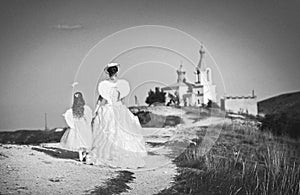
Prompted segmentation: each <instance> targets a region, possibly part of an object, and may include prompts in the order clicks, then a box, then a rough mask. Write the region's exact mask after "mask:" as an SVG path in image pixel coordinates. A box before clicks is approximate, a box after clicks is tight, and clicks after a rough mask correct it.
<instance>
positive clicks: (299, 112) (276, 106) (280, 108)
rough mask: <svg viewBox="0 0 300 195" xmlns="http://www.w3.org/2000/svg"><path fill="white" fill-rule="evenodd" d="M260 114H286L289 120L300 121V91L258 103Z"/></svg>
mask: <svg viewBox="0 0 300 195" xmlns="http://www.w3.org/2000/svg"><path fill="white" fill-rule="evenodd" d="M258 112H259V113H264V114H277V113H285V114H286V115H287V116H288V117H289V118H293V119H300V91H299V92H295V93H287V94H282V95H278V96H275V97H272V98H268V99H266V100H263V101H260V102H258Z"/></svg>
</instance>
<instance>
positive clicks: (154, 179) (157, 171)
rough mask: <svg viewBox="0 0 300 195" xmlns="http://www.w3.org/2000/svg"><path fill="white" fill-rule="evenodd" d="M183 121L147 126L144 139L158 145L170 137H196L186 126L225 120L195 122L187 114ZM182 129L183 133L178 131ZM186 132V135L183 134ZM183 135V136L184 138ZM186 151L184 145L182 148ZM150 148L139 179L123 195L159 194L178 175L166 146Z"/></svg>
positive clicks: (211, 123) (207, 124) (213, 123)
mask: <svg viewBox="0 0 300 195" xmlns="http://www.w3.org/2000/svg"><path fill="white" fill-rule="evenodd" d="M181 117H182V119H183V121H184V124H182V125H179V126H178V127H173V128H144V135H145V140H146V141H147V142H151V143H156V144H162V145H163V144H165V143H167V142H168V141H170V140H171V139H177V140H182V139H187V140H191V139H193V138H197V135H196V132H191V130H190V129H189V130H188V131H190V132H188V133H187V132H185V130H187V128H190V127H196V126H199V127H201V126H210V125H217V124H222V123H224V118H220V117H210V118H207V119H203V120H200V121H198V122H195V123H193V121H194V120H193V119H190V118H189V117H188V116H187V115H181ZM178 131H180V132H178ZM182 133H183V134H182ZM183 137H184V138H183ZM182 150H183V148H182ZM148 151H150V152H151V153H153V154H155V155H149V156H148V157H147V159H146V167H145V168H144V169H142V170H139V171H135V170H131V172H133V173H134V177H136V179H135V180H134V181H133V182H132V183H129V184H128V186H129V187H131V190H129V191H128V192H125V193H122V195H132V194H137V195H139V194H144V195H147V194H156V193H158V192H160V191H161V190H163V189H165V188H168V187H170V186H171V185H172V182H173V178H174V176H175V175H176V174H177V171H176V165H175V164H174V163H173V162H172V158H170V157H169V154H170V153H171V150H170V149H169V148H168V147H167V146H160V147H159V146H158V147H153V146H149V145H148Z"/></svg>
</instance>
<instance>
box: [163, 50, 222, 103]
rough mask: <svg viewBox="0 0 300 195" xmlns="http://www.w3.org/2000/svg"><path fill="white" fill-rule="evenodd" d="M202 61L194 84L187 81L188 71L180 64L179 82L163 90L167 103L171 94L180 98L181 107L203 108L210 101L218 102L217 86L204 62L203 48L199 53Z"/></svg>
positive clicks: (197, 68) (197, 69)
mask: <svg viewBox="0 0 300 195" xmlns="http://www.w3.org/2000/svg"><path fill="white" fill-rule="evenodd" d="M199 53H200V60H199V63H198V65H197V66H196V70H195V72H194V73H195V75H196V79H195V82H194V83H191V82H188V81H187V80H186V70H185V69H184V68H183V65H182V64H180V67H179V69H178V70H177V76H178V78H177V82H176V83H174V84H171V85H169V86H167V87H163V88H162V90H163V91H164V92H166V102H168V101H169V100H168V99H169V94H172V95H174V96H178V97H179V105H180V106H202V105H203V104H207V103H208V101H209V100H211V101H213V102H216V101H217V98H216V85H214V84H213V81H212V71H211V69H210V68H209V67H207V66H206V64H205V62H204V56H205V51H204V48H203V46H201V49H200V51H199Z"/></svg>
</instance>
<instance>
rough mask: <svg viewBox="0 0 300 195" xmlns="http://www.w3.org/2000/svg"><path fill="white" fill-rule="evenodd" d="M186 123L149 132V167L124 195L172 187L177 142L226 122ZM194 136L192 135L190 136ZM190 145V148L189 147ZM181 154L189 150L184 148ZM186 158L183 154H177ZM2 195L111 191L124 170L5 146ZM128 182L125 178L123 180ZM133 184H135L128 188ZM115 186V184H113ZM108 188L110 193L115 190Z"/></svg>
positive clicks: (1, 150)
mask: <svg viewBox="0 0 300 195" xmlns="http://www.w3.org/2000/svg"><path fill="white" fill-rule="evenodd" d="M180 114H181V117H182V118H183V121H184V123H185V124H182V125H179V126H177V127H169V128H145V129H143V130H144V135H145V140H146V142H147V148H148V156H147V157H146V159H145V160H146V167H144V168H142V169H138V170H127V171H130V172H128V173H129V174H132V173H133V174H132V178H133V179H130V180H128V181H123V183H124V182H125V188H127V187H126V185H127V186H129V187H130V189H129V190H128V191H127V192H124V191H125V189H124V188H123V189H122V190H121V191H118V193H119V192H123V193H121V194H124V195H132V194H143V195H146V194H156V193H158V192H159V191H161V190H163V189H165V188H168V187H170V186H171V185H172V182H173V178H174V176H175V175H176V174H177V172H176V166H175V164H173V163H172V160H173V159H174V157H175V156H176V155H174V154H173V155H172V153H174V148H172V147H174V146H173V145H168V144H169V143H171V142H172V141H174V140H175V141H182V140H183V139H186V140H187V141H190V140H191V139H192V138H193V136H196V135H195V133H194V132H192V131H191V130H190V129H188V130H187V128H188V127H195V126H208V125H210V124H212V123H215V124H217V123H220V122H222V119H220V118H212V119H203V120H200V121H197V122H195V123H194V121H195V120H193V119H190V118H189V117H188V116H187V115H182V113H180ZM187 131H189V132H187ZM185 144H189V142H186V143H185ZM181 149H184V147H182V148H181ZM177 152H179V153H180V151H177ZM0 171H1V177H0V192H1V193H0V194H41V193H42V194H87V193H90V192H92V190H95V189H97V188H96V186H104V187H103V188H105V186H106V185H107V182H108V181H114V182H115V179H114V178H118V176H120V171H124V169H123V170H116V169H109V168H106V167H99V166H91V165H85V164H83V163H81V162H79V161H78V155H77V153H72V152H67V151H63V150H60V149H59V148H56V146H55V145H52V146H51V145H50V147H49V146H48V147H42V146H24V145H23V146H22V145H0ZM120 181H122V179H120ZM126 182H129V183H126ZM113 185H114V184H113ZM106 188H110V186H109V185H107V186H106ZM98 192H99V191H98Z"/></svg>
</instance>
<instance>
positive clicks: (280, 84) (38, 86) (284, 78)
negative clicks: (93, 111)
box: [0, 0, 300, 130]
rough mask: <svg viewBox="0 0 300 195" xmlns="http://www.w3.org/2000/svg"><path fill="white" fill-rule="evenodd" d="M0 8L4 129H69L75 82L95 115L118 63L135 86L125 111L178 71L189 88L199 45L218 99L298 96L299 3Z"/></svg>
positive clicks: (36, 3) (197, 1)
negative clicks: (66, 116) (101, 86)
mask: <svg viewBox="0 0 300 195" xmlns="http://www.w3.org/2000/svg"><path fill="white" fill-rule="evenodd" d="M0 3H1V6H0V25H1V31H0V33H1V36H0V90H1V93H0V130H16V129H40V128H44V113H47V119H48V127H49V128H54V127H63V126H65V125H66V124H65V122H64V120H63V118H62V113H63V112H64V111H65V110H66V109H68V108H69V107H70V106H71V103H72V92H73V88H72V86H71V84H72V83H73V82H74V81H76V82H78V83H79V84H78V86H76V87H75V89H74V90H80V91H82V92H83V93H84V97H85V98H86V101H87V104H89V105H90V107H92V108H94V102H95V101H94V100H95V94H96V86H97V82H98V80H99V79H103V77H104V76H103V75H102V76H101V73H102V70H103V68H104V66H105V65H106V64H107V63H108V62H109V61H112V60H114V61H118V62H119V63H121V69H120V73H119V76H122V78H125V79H127V80H129V82H130V85H131V89H132V91H131V94H130V97H128V102H127V103H128V105H130V104H132V100H131V99H132V98H133V97H134V96H135V95H137V96H138V99H139V102H140V103H144V98H145V96H146V95H147V94H146V93H147V91H148V90H149V88H153V87H154V86H155V85H160V86H165V85H168V84H172V83H174V82H176V69H177V68H178V67H179V65H180V63H183V65H184V67H185V68H186V69H187V72H188V75H187V76H188V79H189V80H190V81H191V82H193V81H194V80H195V78H194V75H193V71H194V66H195V65H196V64H197V63H198V60H199V49H200V44H199V42H202V43H203V44H204V46H205V49H206V56H205V59H206V61H205V62H206V65H207V66H209V67H211V68H212V70H213V78H214V83H215V84H216V85H217V93H218V97H219V98H220V97H222V96H223V95H250V94H251V90H252V89H254V90H255V94H256V95H257V97H258V100H263V99H266V98H268V97H272V96H275V95H278V94H282V93H286V92H291V91H299V90H300V89H299V88H300V85H299V84H300V77H299V75H300V66H299V59H298V57H299V51H300V36H299V35H300V1H298V0H287V1H283V0H280V1H279V0H261V1H258V0H253V1H236V0H235V1H233V0H228V1H223V0H219V1H215V0H190V1H171V0H170V1H169V0H164V1H144V0H136V1H135V0H133V1H115V0H112V1H76V0H73V1H66V0H53V1H46V0H26V1H25V0H18V1H16V0H2V1H1V2H0ZM125 29H127V30H125ZM196 40H197V41H196ZM198 41H199V42H198ZM79 67H80V68H79ZM130 98H131V99H130Z"/></svg>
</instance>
